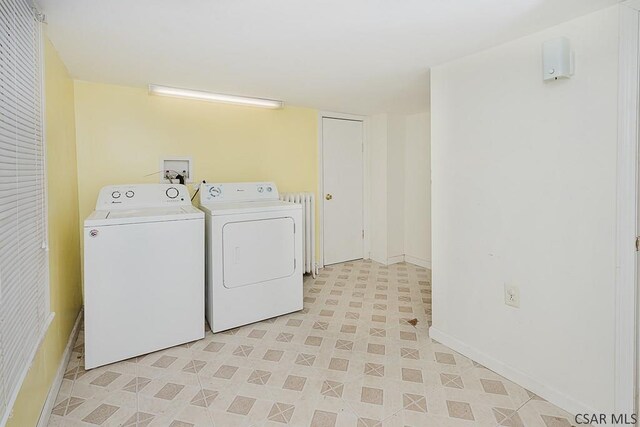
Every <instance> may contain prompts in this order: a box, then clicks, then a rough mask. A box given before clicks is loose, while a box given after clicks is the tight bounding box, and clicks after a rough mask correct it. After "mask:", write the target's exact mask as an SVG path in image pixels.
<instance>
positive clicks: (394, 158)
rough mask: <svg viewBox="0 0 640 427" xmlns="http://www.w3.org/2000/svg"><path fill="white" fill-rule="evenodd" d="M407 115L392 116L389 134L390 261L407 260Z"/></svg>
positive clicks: (389, 120)
mask: <svg viewBox="0 0 640 427" xmlns="http://www.w3.org/2000/svg"><path fill="white" fill-rule="evenodd" d="M405 127H406V116H404V115H400V114H390V115H389V116H388V129H387V130H388V134H387V221H388V224H387V230H388V231H387V234H388V236H389V237H388V242H387V245H388V246H387V247H388V249H387V262H388V263H395V262H402V261H404V232H405V225H404V183H405V168H404V145H405V130H406V129H405Z"/></svg>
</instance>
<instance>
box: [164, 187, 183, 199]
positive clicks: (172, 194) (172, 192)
mask: <svg viewBox="0 0 640 427" xmlns="http://www.w3.org/2000/svg"><path fill="white" fill-rule="evenodd" d="M166 193H167V197H168V198H170V199H175V198H176V197H178V194H180V192H179V191H178V189H177V188H176V187H169V188H167V191H166Z"/></svg>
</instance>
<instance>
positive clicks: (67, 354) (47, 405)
mask: <svg viewBox="0 0 640 427" xmlns="http://www.w3.org/2000/svg"><path fill="white" fill-rule="evenodd" d="M81 320H82V310H80V313H78V317H77V318H76V323H75V324H74V325H73V329H72V330H71V334H69V341H67V346H66V347H65V348H64V353H62V360H60V365H59V366H58V370H57V371H56V376H55V377H54V379H53V383H51V387H49V394H48V395H47V400H45V401H44V406H43V407H42V411H41V412H40V419H38V425H37V427H46V426H47V424H49V416H50V415H51V410H52V409H53V406H54V405H55V403H56V397H57V396H58V392H59V391H60V386H61V385H62V380H63V379H64V373H65V371H66V368H67V365H68V364H69V359H70V358H71V353H72V352H73V344H74V343H75V342H76V336H77V335H78V329H80V321H81Z"/></svg>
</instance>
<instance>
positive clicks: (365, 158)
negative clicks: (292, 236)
mask: <svg viewBox="0 0 640 427" xmlns="http://www.w3.org/2000/svg"><path fill="white" fill-rule="evenodd" d="M324 118H327V119H341V120H353V121H359V122H362V144H363V153H362V226H363V228H364V240H363V242H362V258H365V259H368V258H369V257H370V256H369V254H370V252H371V242H370V234H371V233H370V232H369V228H370V221H369V205H370V200H371V189H370V183H369V170H370V162H369V138H370V137H369V135H370V128H369V126H370V123H369V117H368V116H361V115H358V114H348V113H337V112H333V111H319V112H318V198H317V200H318V224H319V226H320V230H319V231H320V232H319V233H318V237H319V244H320V251H319V254H318V255H319V268H323V267H324V183H323V172H324V170H323V166H324V161H323V141H322V119H324Z"/></svg>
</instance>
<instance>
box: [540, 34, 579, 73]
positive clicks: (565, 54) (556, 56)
mask: <svg viewBox="0 0 640 427" xmlns="http://www.w3.org/2000/svg"><path fill="white" fill-rule="evenodd" d="M573 67H574V64H573V51H572V50H571V45H570V44H569V39H567V38H566V37H557V38H555V39H551V40H547V41H546V42H544V43H543V44H542V79H543V80H545V81H547V80H558V79H559V78H565V79H568V78H570V77H571V76H572V75H573Z"/></svg>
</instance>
